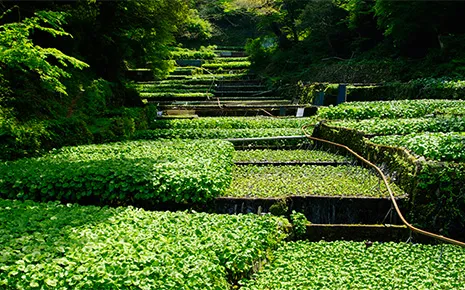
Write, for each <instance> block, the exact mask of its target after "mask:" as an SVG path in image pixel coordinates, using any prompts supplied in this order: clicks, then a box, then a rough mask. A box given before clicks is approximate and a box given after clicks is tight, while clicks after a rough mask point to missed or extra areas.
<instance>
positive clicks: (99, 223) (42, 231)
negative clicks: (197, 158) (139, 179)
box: [0, 199, 287, 289]
mask: <svg viewBox="0 0 465 290" xmlns="http://www.w3.org/2000/svg"><path fill="white" fill-rule="evenodd" d="M0 224H1V225H2V226H1V227H0V288H2V289H230V282H231V281H234V280H236V279H241V278H243V277H244V276H245V275H247V274H248V273H249V272H250V271H251V269H252V268H253V267H254V265H255V263H257V262H260V260H262V259H265V258H267V257H268V256H269V254H270V251H271V250H272V249H274V248H275V247H276V246H277V244H278V243H280V241H282V240H283V239H284V238H285V237H286V234H285V232H284V229H283V228H284V226H285V225H287V221H286V220H283V219H280V218H276V217H272V216H258V215H236V216H231V215H210V214H205V213H188V212H150V211H144V210H140V209H135V208H131V207H129V208H123V207H119V208H99V207H94V206H79V205H72V204H68V205H60V204H58V203H34V202H31V201H27V202H24V203H23V202H20V201H13V200H2V199H0Z"/></svg>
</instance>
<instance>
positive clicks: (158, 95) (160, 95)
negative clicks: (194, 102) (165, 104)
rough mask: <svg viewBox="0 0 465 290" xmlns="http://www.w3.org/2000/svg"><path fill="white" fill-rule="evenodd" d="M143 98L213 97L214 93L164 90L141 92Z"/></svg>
mask: <svg viewBox="0 0 465 290" xmlns="http://www.w3.org/2000/svg"><path fill="white" fill-rule="evenodd" d="M140 96H141V98H144V99H157V98H171V99H189V98H212V97H213V96H214V95H213V94H212V93H205V92H203V93H192V92H187V93H172V92H163V93H161V92H160V93H140Z"/></svg>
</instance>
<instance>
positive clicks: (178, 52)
mask: <svg viewBox="0 0 465 290" xmlns="http://www.w3.org/2000/svg"><path fill="white" fill-rule="evenodd" d="M215 49H216V46H213V45H209V46H201V47H200V48H199V49H198V50H195V49H186V48H181V47H171V48H170V53H169V58H170V59H213V58H214V57H215V56H216V54H215Z"/></svg>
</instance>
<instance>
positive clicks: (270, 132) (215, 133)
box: [133, 121, 302, 140]
mask: <svg viewBox="0 0 465 290" xmlns="http://www.w3.org/2000/svg"><path fill="white" fill-rule="evenodd" d="M156 122H158V121H156ZM301 135H302V130H301V129H300V128H299V129H297V128H272V129H197V128H196V129H157V130H143V131H137V132H135V133H134V137H133V138H134V139H143V140H156V139H161V138H164V139H227V138H252V137H274V136H301Z"/></svg>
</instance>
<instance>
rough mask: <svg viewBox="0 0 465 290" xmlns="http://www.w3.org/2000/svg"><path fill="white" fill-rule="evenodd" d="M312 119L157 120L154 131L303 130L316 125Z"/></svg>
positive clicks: (216, 118) (221, 118) (215, 118)
mask: <svg viewBox="0 0 465 290" xmlns="http://www.w3.org/2000/svg"><path fill="white" fill-rule="evenodd" d="M314 120H315V119H314V118H312V117H310V118H279V119H278V118H269V117H233V118H232V117H229V118H228V117H211V118H197V119H192V120H187V119H177V120H157V121H156V122H153V125H152V126H151V127H152V128H153V129H267V128H270V129H271V128H302V126H304V125H306V124H309V123H314V122H315V121H314Z"/></svg>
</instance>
